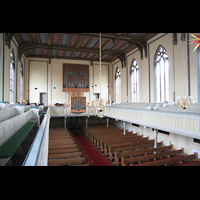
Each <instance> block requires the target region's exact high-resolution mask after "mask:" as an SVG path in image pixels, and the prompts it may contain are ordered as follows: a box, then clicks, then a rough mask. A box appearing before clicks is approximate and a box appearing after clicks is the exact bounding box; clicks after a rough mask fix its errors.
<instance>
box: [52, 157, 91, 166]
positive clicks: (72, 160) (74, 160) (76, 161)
mask: <svg viewBox="0 0 200 200" xmlns="http://www.w3.org/2000/svg"><path fill="white" fill-rule="evenodd" d="M80 163H83V164H85V163H88V156H87V157H82V158H70V159H59V160H49V161H48V166H65V165H67V166H68V165H70V164H80Z"/></svg>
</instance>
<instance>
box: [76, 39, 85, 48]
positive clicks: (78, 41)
mask: <svg viewBox="0 0 200 200" xmlns="http://www.w3.org/2000/svg"><path fill="white" fill-rule="evenodd" d="M83 39H84V37H82V36H80V37H78V39H77V41H76V44H75V47H76V48H79V47H80V45H81V43H82V41H83Z"/></svg>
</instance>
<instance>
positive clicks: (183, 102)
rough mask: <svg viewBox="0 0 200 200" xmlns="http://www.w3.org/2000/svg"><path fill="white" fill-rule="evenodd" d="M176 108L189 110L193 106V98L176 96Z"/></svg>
mask: <svg viewBox="0 0 200 200" xmlns="http://www.w3.org/2000/svg"><path fill="white" fill-rule="evenodd" d="M176 106H179V107H180V108H183V109H186V108H191V106H194V100H193V96H188V97H187V96H183V97H182V98H181V96H177V97H176Z"/></svg>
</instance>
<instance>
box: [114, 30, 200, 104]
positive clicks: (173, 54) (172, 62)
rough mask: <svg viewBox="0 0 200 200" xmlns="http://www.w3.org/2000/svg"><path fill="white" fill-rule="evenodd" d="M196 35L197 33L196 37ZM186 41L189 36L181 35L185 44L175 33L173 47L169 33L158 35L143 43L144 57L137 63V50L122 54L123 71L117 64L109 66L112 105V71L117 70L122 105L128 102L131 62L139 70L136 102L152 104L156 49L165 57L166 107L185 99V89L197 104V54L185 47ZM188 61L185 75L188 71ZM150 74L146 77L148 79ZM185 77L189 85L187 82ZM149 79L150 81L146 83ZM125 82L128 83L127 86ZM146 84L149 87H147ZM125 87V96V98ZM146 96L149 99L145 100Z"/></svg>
mask: <svg viewBox="0 0 200 200" xmlns="http://www.w3.org/2000/svg"><path fill="white" fill-rule="evenodd" d="M196 34H197V35H199V34H198V33H196ZM188 37H189V39H193V38H194V37H192V36H191V35H190V34H188V33H185V41H184V42H182V41H181V33H177V45H174V44H173V35H172V33H160V34H158V35H156V36H155V37H153V38H151V39H150V40H148V41H147V48H148V57H147V58H145V57H144V58H143V60H141V58H140V53H139V51H138V50H137V49H134V50H133V51H132V52H129V53H128V54H126V57H127V59H126V61H127V64H126V66H127V68H123V69H122V68H121V62H120V61H119V59H118V60H116V61H115V62H113V63H112V78H113V81H112V83H113V88H112V92H113V98H112V99H114V101H115V87H114V86H115V70H116V68H117V67H119V69H120V71H121V81H122V82H121V94H122V99H121V101H122V102H127V101H128V102H130V67H131V62H132V60H133V58H134V59H136V61H137V62H138V66H139V91H140V93H139V102H152V103H153V102H155V99H154V57H155V53H156V50H157V48H158V46H159V45H162V46H164V47H165V48H166V50H167V52H168V56H169V79H170V86H169V89H170V91H169V103H171V101H173V100H174V96H175V98H176V96H183V95H184V94H185V95H188V85H189V87H190V95H192V96H193V97H194V100H195V102H198V87H197V86H198V77H197V67H198V66H197V64H198V63H197V50H196V51H195V52H192V51H193V49H194V45H192V44H191V45H188V43H189V41H188ZM188 60H189V71H188ZM149 71H150V75H149ZM188 74H189V77H190V82H188ZM149 77H150V80H149ZM127 80H128V83H127ZM149 83H150V85H149ZM127 86H128V95H127ZM149 95H150V99H149Z"/></svg>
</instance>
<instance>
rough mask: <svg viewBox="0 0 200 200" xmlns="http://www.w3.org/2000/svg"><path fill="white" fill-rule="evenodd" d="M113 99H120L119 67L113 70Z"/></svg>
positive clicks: (117, 100)
mask: <svg viewBox="0 0 200 200" xmlns="http://www.w3.org/2000/svg"><path fill="white" fill-rule="evenodd" d="M115 101H116V102H120V101H121V72H120V70H119V67H117V68H116V70H115Z"/></svg>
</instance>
